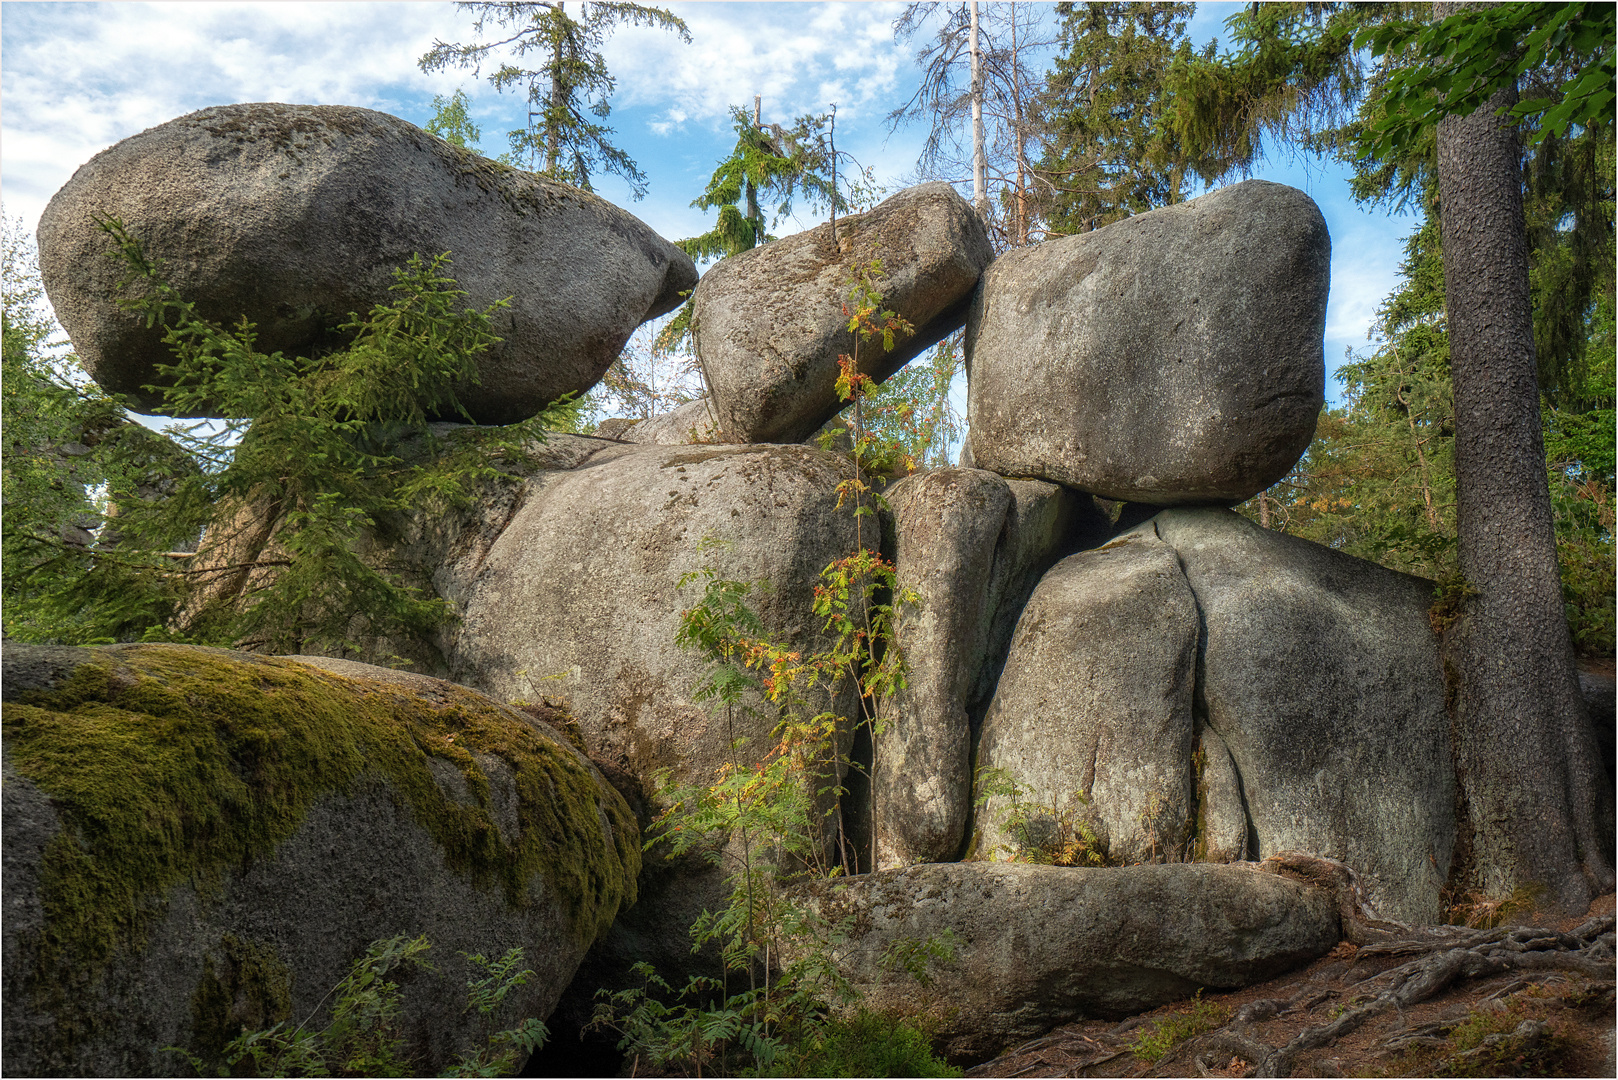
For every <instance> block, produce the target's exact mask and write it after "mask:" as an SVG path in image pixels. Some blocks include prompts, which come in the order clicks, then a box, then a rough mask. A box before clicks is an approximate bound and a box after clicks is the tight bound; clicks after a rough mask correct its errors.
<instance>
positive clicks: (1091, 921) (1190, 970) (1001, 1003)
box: [797, 863, 1340, 1062]
mask: <svg viewBox="0 0 1618 1080" xmlns="http://www.w3.org/2000/svg"><path fill="white" fill-rule="evenodd" d="M797 895H798V897H799V898H801V899H804V900H806V901H807V903H808V906H809V907H810V908H811V910H813V911H815V912H817V913H818V914H820V915H821V916H822V917H824V918H827V919H829V920H831V921H833V922H837V921H840V920H844V919H847V920H849V924H850V925H851V926H852V929H851V931H850V933H849V938H848V941H847V942H846V944H845V946H844V948H843V950H842V951H843V954H844V956H845V957H846V961H845V972H846V973H847V974H848V975H849V976H850V978H851V980H852V981H853V984H854V987H855V989H856V990H858V991H859V992H860V993H861V995H862V1004H863V1005H864V1006H866V1007H868V1008H870V1009H872V1010H876V1011H882V1010H886V1009H892V1010H895V1011H898V1012H903V1013H912V1014H913V1013H926V1014H929V1015H930V1016H931V1017H932V1018H933V1019H934V1020H935V1021H936V1022H937V1023H938V1025H939V1027H938V1036H939V1038H940V1040H941V1041H942V1042H943V1045H944V1048H945V1051H946V1053H947V1054H948V1055H949V1057H950V1058H951V1060H955V1061H962V1062H973V1061H981V1060H983V1059H985V1058H988V1057H992V1056H993V1055H994V1054H995V1053H996V1052H998V1051H999V1050H1000V1049H1002V1048H1003V1047H1006V1046H1009V1045H1012V1044H1015V1043H1016V1042H1018V1041H1021V1040H1023V1039H1028V1038H1032V1037H1033V1036H1035V1035H1039V1034H1042V1033H1043V1032H1045V1031H1048V1030H1049V1029H1051V1028H1053V1027H1056V1026H1057V1025H1059V1024H1062V1023H1065V1022H1067V1021H1069V1020H1073V1019H1076V1018H1078V1017H1081V1016H1122V1015H1125V1014H1127V1013H1131V1012H1139V1011H1142V1010H1145V1009H1150V1008H1153V1007H1155V1006H1157V1005H1162V1004H1165V1003H1167V1002H1170V1001H1175V1000H1178V999H1180V998H1185V997H1189V996H1191V995H1192V994H1193V993H1194V992H1195V991H1196V990H1197V989H1198V988H1199V987H1210V988H1222V989H1223V988H1232V987H1238V986H1245V985H1249V984H1251V983H1255V982H1261V981H1263V980H1264V979H1267V978H1269V977H1271V976H1273V975H1277V974H1280V973H1281V972H1284V971H1286V970H1288V969H1289V968H1292V967H1295V966H1298V965H1300V964H1304V963H1307V962H1308V961H1310V960H1312V959H1314V958H1315V957H1317V956H1320V955H1322V954H1323V953H1325V952H1326V951H1328V950H1329V949H1331V948H1332V946H1334V945H1336V944H1337V942H1338V940H1339V937H1340V930H1339V923H1338V915H1337V907H1336V901H1335V900H1334V899H1333V898H1332V897H1331V896H1330V895H1328V894H1327V893H1326V892H1325V891H1324V890H1321V889H1317V888H1315V887H1314V886H1311V885H1306V884H1304V883H1302V882H1299V881H1294V880H1291V879H1288V878H1283V877H1279V876H1276V875H1273V874H1268V873H1264V872H1263V871H1261V870H1259V869H1258V868H1256V867H1254V866H1252V865H1237V866H1211V865H1206V864H1204V865H1189V864H1182V865H1175V866H1131V867H1124V868H1119V869H1105V870H1103V869H1080V868H1076V867H1064V866H1030V865H1024V864H1017V865H1004V864H990V863H946V864H933V865H925V866H912V867H909V868H908V869H903V870H885V871H882V872H880V873H876V874H865V875H861V876H859V877H855V878H851V879H848V880H847V881H843V882H824V883H818V884H815V885H811V886H806V887H803V888H802V889H800V890H798V892H797ZM946 931H947V932H948V933H949V934H950V935H951V936H952V938H953V942H954V959H953V960H952V961H948V962H943V963H936V964H934V965H933V966H932V967H931V968H930V970H929V971H928V975H929V977H930V979H931V983H930V985H923V984H922V983H921V982H919V981H918V980H917V979H915V978H914V977H913V976H912V975H911V974H910V973H909V972H907V971H905V970H904V969H903V968H902V967H900V968H898V969H897V970H895V966H894V965H892V964H890V963H887V962H884V960H883V953H884V951H885V950H887V949H889V948H890V947H891V946H893V945H895V944H899V943H901V942H904V941H907V940H908V941H910V942H925V941H928V940H929V939H931V940H934V941H938V940H941V939H943V937H944V935H945V933H946Z"/></svg>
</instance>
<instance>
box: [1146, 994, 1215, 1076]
mask: <svg viewBox="0 0 1618 1080" xmlns="http://www.w3.org/2000/svg"><path fill="white" fill-rule="evenodd" d="M1228 1012H1229V1010H1227V1009H1226V1008H1225V1007H1224V1006H1223V1005H1217V1004H1215V1003H1214V1002H1212V1001H1204V1000H1202V991H1201V990H1198V991H1197V996H1196V997H1195V998H1193V999H1192V1001H1191V1008H1190V1010H1189V1011H1187V1012H1183V1013H1180V1014H1179V1015H1177V1016H1168V1017H1164V1018H1163V1019H1162V1020H1156V1021H1153V1022H1152V1026H1151V1028H1150V1030H1145V1029H1143V1030H1142V1031H1141V1032H1140V1033H1139V1034H1137V1035H1136V1036H1135V1039H1134V1041H1133V1042H1132V1043H1130V1045H1129V1049H1130V1051H1131V1052H1132V1053H1133V1054H1134V1055H1135V1056H1136V1057H1138V1058H1140V1059H1141V1060H1142V1061H1144V1062H1147V1063H1148V1064H1156V1063H1157V1062H1158V1061H1160V1060H1161V1059H1162V1058H1163V1057H1164V1056H1165V1055H1166V1054H1167V1053H1168V1052H1169V1051H1170V1050H1173V1049H1174V1048H1175V1047H1176V1046H1179V1045H1180V1044H1181V1043H1183V1042H1185V1041H1186V1040H1187V1039H1189V1038H1191V1037H1192V1036H1193V1035H1201V1034H1202V1033H1203V1032H1205V1031H1212V1030H1213V1029H1214V1028H1216V1027H1219V1026H1220V1025H1221V1024H1223V1023H1224V1022H1225V1020H1226V1019H1227V1013H1228Z"/></svg>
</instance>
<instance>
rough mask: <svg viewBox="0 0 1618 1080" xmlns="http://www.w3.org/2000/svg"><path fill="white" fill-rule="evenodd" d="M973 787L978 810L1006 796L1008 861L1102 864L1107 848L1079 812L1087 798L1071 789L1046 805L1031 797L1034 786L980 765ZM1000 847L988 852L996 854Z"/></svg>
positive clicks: (983, 812)
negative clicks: (1067, 795) (1010, 845)
mask: <svg viewBox="0 0 1618 1080" xmlns="http://www.w3.org/2000/svg"><path fill="white" fill-rule="evenodd" d="M973 787H974V789H975V791H976V794H975V795H974V797H973V803H974V805H975V806H976V808H977V812H978V813H979V814H985V813H987V812H988V811H989V810H990V808H991V804H992V803H993V801H994V800H997V799H1004V800H1005V802H1006V806H1005V810H1004V811H1003V813H1004V815H1005V818H1004V824H1005V830H1006V832H1007V833H1009V834H1010V835H1011V838H1012V840H1013V841H1014V842H1015V843H1016V847H1015V849H1012V850H1009V851H1007V852H1006V853H1007V855H1008V857H1009V858H1010V860H1011V861H1012V862H1030V863H1040V864H1042V865H1045V866H1106V865H1107V853H1106V850H1105V848H1104V847H1103V845H1102V843H1101V841H1100V838H1098V837H1097V836H1096V834H1095V831H1094V830H1093V829H1091V828H1090V826H1089V825H1087V824H1085V822H1084V820H1083V817H1082V816H1081V815H1082V813H1083V810H1084V808H1085V807H1086V806H1088V805H1089V802H1090V800H1089V799H1087V798H1085V797H1084V793H1083V792H1074V793H1073V795H1072V797H1071V798H1069V799H1068V800H1067V801H1065V802H1063V801H1061V800H1058V799H1056V798H1055V797H1053V798H1052V799H1051V802H1050V805H1048V806H1047V805H1046V804H1044V803H1042V802H1037V801H1035V800H1033V799H1031V798H1029V796H1030V795H1031V794H1032V791H1031V790H1030V789H1029V788H1028V787H1027V786H1026V785H1024V784H1021V783H1019V782H1018V781H1017V780H1016V778H1015V777H1013V776H1012V775H1011V773H1010V772H1009V771H1007V770H1005V769H996V768H989V767H981V768H979V769H978V771H977V775H976V777H975V779H974V784H973ZM1005 850H1006V849H1004V848H996V849H995V850H993V851H990V852H988V853H987V857H988V858H991V859H993V858H995V857H996V856H998V855H999V854H1000V853H1001V852H1002V851H1005Z"/></svg>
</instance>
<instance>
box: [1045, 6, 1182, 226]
mask: <svg viewBox="0 0 1618 1080" xmlns="http://www.w3.org/2000/svg"><path fill="white" fill-rule="evenodd" d="M1195 6H1196V5H1194V4H1180V3H1154V4H1130V3H1086V4H1071V3H1064V4H1058V5H1056V13H1057V16H1058V18H1060V19H1061V27H1060V31H1059V34H1060V36H1059V39H1058V50H1059V51H1058V53H1057V56H1056V60H1055V63H1054V65H1053V66H1052V68H1051V70H1050V72H1049V73H1048V74H1047V75H1046V84H1045V98H1044V102H1043V111H1044V116H1045V133H1046V144H1045V155H1044V157H1043V158H1041V159H1040V162H1039V174H1040V175H1041V176H1042V177H1043V178H1044V179H1045V180H1046V181H1047V182H1048V184H1049V185H1050V187H1049V194H1047V196H1046V199H1047V202H1046V210H1045V213H1046V218H1047V223H1048V226H1049V228H1050V230H1051V231H1052V232H1054V233H1080V232H1089V231H1090V230H1092V229H1099V228H1100V227H1101V226H1103V225H1107V224H1110V223H1111V222H1114V221H1117V220H1119V219H1120V218H1125V217H1128V216H1129V215H1131V214H1138V213H1142V212H1144V211H1147V210H1152V209H1155V208H1157V207H1159V206H1169V205H1171V204H1173V203H1177V202H1180V201H1182V200H1184V198H1185V168H1184V166H1183V165H1182V164H1181V163H1180V162H1179V161H1178V160H1177V158H1178V155H1177V154H1176V153H1175V152H1174V148H1173V147H1172V145H1170V144H1166V143H1165V140H1164V134H1163V131H1162V129H1161V128H1160V126H1159V121H1160V120H1161V118H1162V116H1163V114H1164V112H1165V106H1166V104H1167V98H1166V90H1165V88H1164V78H1165V76H1166V75H1167V74H1168V69H1169V67H1170V66H1171V65H1172V64H1174V63H1176V62H1179V63H1182V64H1183V63H1185V62H1187V61H1188V60H1189V59H1190V58H1191V57H1192V55H1193V53H1192V50H1191V44H1190V42H1189V41H1188V40H1187V38H1186V36H1185V26H1186V20H1187V19H1189V18H1190V17H1191V14H1192V12H1193V10H1194V9H1195ZM1205 55H1206V54H1205Z"/></svg>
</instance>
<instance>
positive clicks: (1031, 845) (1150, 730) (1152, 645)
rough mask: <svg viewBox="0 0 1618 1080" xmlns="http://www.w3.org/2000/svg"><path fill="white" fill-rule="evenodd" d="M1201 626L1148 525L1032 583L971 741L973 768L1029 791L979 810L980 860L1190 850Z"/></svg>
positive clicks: (1138, 857) (1137, 858) (1142, 855)
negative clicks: (974, 744)
mask: <svg viewBox="0 0 1618 1080" xmlns="http://www.w3.org/2000/svg"><path fill="white" fill-rule="evenodd" d="M1198 631H1199V620H1198V611H1197V601H1196V597H1195V596H1194V595H1192V592H1191V589H1190V587H1189V586H1188V585H1187V584H1186V581H1185V575H1184V574H1182V573H1181V572H1180V566H1179V563H1178V561H1177V560H1176V558H1175V553H1174V550H1173V549H1172V548H1170V547H1169V546H1168V545H1167V544H1164V543H1163V542H1162V541H1160V540H1158V539H1157V538H1156V537H1155V536H1153V535H1151V534H1150V533H1149V532H1148V533H1145V534H1142V533H1141V532H1140V531H1138V530H1137V531H1135V532H1132V533H1127V534H1125V535H1124V536H1122V537H1119V538H1118V539H1117V540H1114V541H1113V542H1112V543H1110V544H1108V545H1107V546H1105V547H1103V548H1100V549H1098V550H1094V551H1084V552H1080V553H1079V554H1077V555H1070V556H1068V557H1067V558H1066V559H1063V560H1062V561H1061V562H1060V563H1058V564H1057V565H1056V566H1054V567H1052V568H1051V570H1050V571H1049V572H1048V573H1046V575H1045V576H1044V577H1043V578H1042V579H1040V582H1039V585H1038V587H1037V588H1035V590H1034V595H1033V596H1032V597H1031V598H1030V599H1029V601H1028V604H1027V606H1026V607H1025V608H1024V609H1023V612H1022V618H1021V619H1020V620H1019V622H1018V624H1017V635H1016V637H1015V638H1014V639H1013V642H1012V646H1011V654H1010V656H1009V657H1008V659H1007V661H1006V666H1005V671H1004V672H1003V674H1002V675H1001V676H1000V684H999V689H998V690H997V691H996V693H995V696H994V702H993V704H991V705H990V706H989V713H988V716H987V717H986V718H985V720H984V722H983V736H982V739H981V741H980V742H979V744H978V767H979V769H983V770H997V771H999V772H1000V773H1001V774H1003V776H1004V778H1005V779H1009V780H1011V781H1014V782H1015V783H1016V784H1018V785H1020V786H1021V787H1022V788H1023V789H1025V790H1023V791H1021V792H1019V793H1017V794H1016V795H1015V796H1014V795H1013V794H1012V793H1010V792H1003V793H1001V794H999V795H996V796H994V797H992V798H988V799H987V801H986V802H985V803H984V804H983V807H982V810H981V811H980V813H979V815H978V830H977V832H978V839H977V845H976V854H977V856H978V857H979V858H995V857H1006V856H1008V855H1009V856H1025V857H1033V858H1036V859H1038V858H1047V859H1048V858H1072V857H1074V856H1075V855H1078V854H1079V853H1078V852H1077V851H1072V850H1060V849H1065V848H1069V847H1071V846H1072V845H1075V844H1083V845H1084V848H1085V851H1084V853H1083V854H1084V855H1085V856H1086V857H1090V858H1094V859H1100V860H1104V861H1107V862H1113V863H1139V862H1179V861H1181V860H1183V859H1185V858H1187V857H1188V856H1189V854H1190V852H1189V851H1188V850H1187V849H1188V844H1189V841H1190V839H1191V834H1192V825H1193V818H1194V807H1193V802H1192V800H1193V790H1192V777H1191V767H1190V763H1191V754H1192V742H1193V739H1194V735H1195V723H1194V720H1193V716H1192V712H1193V700H1192V699H1193V690H1194V689H1195V685H1194V684H1195V681H1196V662H1197V642H1198V636H1199V633H1198ZM998 786H1003V784H1002V785H998ZM985 790H986V791H987V790H988V789H987V788H986V789H985Z"/></svg>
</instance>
